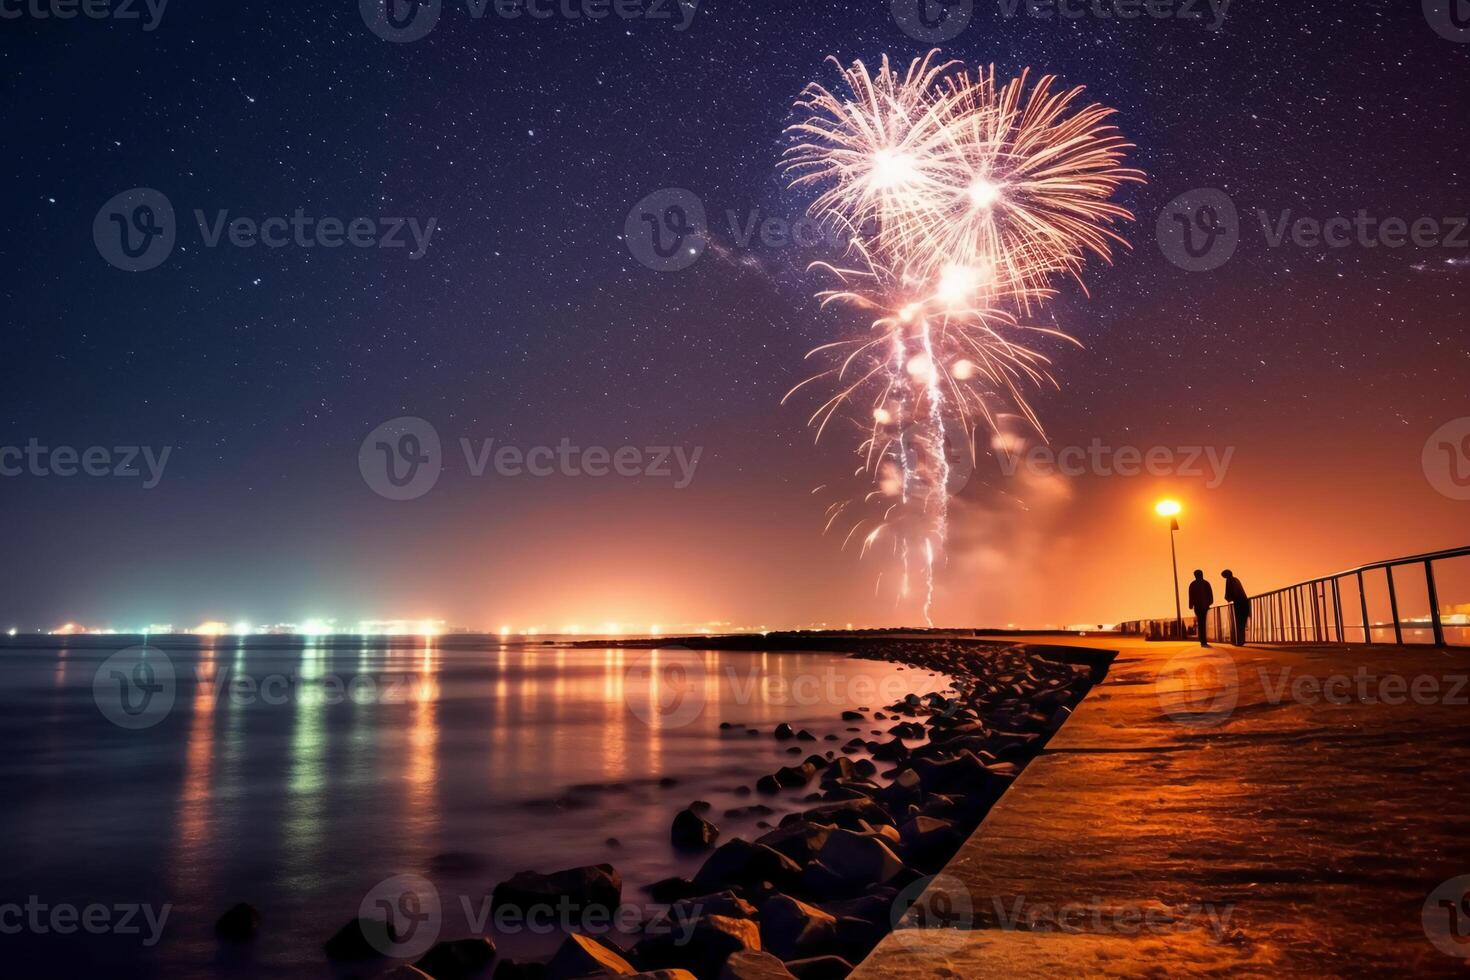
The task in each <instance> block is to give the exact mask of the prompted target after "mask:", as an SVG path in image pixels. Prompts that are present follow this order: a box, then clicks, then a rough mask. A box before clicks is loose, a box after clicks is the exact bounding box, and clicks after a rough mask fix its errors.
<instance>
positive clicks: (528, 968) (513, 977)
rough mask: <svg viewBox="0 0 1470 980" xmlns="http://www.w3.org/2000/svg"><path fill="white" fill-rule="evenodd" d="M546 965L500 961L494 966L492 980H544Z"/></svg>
mask: <svg viewBox="0 0 1470 980" xmlns="http://www.w3.org/2000/svg"><path fill="white" fill-rule="evenodd" d="M545 977H546V965H545V964H544V963H517V962H516V961H515V960H501V961H500V962H499V963H496V964H495V978H494V980H545Z"/></svg>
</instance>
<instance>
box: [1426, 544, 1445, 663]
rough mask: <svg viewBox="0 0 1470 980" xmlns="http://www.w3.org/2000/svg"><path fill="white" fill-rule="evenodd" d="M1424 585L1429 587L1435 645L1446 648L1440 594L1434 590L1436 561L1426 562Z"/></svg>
mask: <svg viewBox="0 0 1470 980" xmlns="http://www.w3.org/2000/svg"><path fill="white" fill-rule="evenodd" d="M1424 584H1425V585H1426V586H1428V587H1429V622H1430V624H1431V625H1432V626H1433V627H1434V645H1435V646H1437V647H1442V646H1444V623H1442V622H1440V619H1439V593H1438V592H1437V591H1436V590H1435V588H1434V561H1433V560H1432V559H1425V561H1424Z"/></svg>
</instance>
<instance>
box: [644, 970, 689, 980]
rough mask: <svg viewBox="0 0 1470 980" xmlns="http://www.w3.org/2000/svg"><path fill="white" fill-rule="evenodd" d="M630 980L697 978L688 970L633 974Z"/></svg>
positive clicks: (682, 979)
mask: <svg viewBox="0 0 1470 980" xmlns="http://www.w3.org/2000/svg"><path fill="white" fill-rule="evenodd" d="M632 980H697V978H696V977H695V976H694V974H692V973H690V972H689V971H688V970H649V971H648V972H647V973H635V974H633V976H632Z"/></svg>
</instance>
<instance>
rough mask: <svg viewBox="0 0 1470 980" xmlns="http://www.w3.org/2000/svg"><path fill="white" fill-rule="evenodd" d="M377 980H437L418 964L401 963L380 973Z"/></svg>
mask: <svg viewBox="0 0 1470 980" xmlns="http://www.w3.org/2000/svg"><path fill="white" fill-rule="evenodd" d="M376 980H436V978H435V977H431V976H429V975H428V974H427V973H425V972H424V971H423V970H420V969H419V968H418V967H416V966H409V965H408V964H407V963H400V964H398V965H397V966H395V967H394V968H393V969H391V970H389V971H388V972H387V973H379V974H378V975H377V978H376Z"/></svg>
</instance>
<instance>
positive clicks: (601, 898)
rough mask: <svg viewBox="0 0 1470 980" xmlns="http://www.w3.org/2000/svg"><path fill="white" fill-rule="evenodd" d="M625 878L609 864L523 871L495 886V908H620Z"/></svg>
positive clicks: (609, 910)
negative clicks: (557, 906)
mask: <svg viewBox="0 0 1470 980" xmlns="http://www.w3.org/2000/svg"><path fill="white" fill-rule="evenodd" d="M622 894H623V879H622V878H621V877H620V876H619V875H618V873H617V871H616V869H614V868H613V866H612V865H610V864H594V865H589V866H587V867H581V868H567V869H565V870H563V871H553V872H551V873H550V874H540V873H538V872H535V871H520V872H517V873H516V874H514V875H512V876H511V877H510V879H509V880H507V881H502V882H501V883H500V884H498V885H496V886H495V890H494V892H492V893H491V897H490V904H491V907H492V909H494V908H500V907H502V906H509V907H513V908H520V909H522V910H523V911H524V910H525V909H526V908H527V907H530V906H536V905H551V906H555V905H558V904H561V903H565V904H567V905H569V906H570V907H571V908H572V909H573V910H580V909H585V908H602V909H606V910H608V913H609V914H611V912H612V910H613V909H615V908H617V906H618V903H619V902H620V901H621V899H622Z"/></svg>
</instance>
